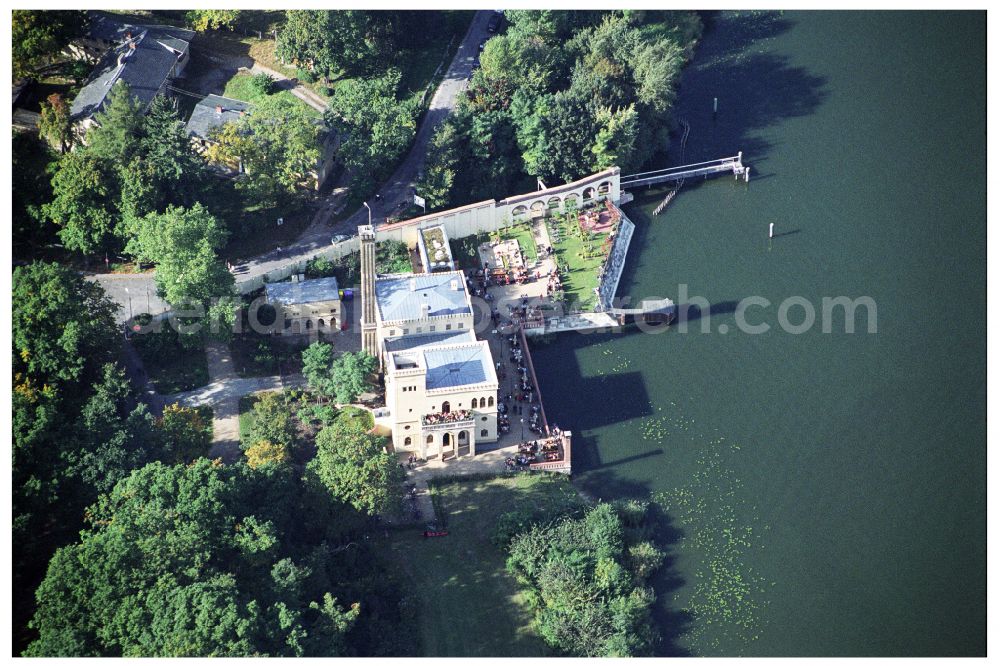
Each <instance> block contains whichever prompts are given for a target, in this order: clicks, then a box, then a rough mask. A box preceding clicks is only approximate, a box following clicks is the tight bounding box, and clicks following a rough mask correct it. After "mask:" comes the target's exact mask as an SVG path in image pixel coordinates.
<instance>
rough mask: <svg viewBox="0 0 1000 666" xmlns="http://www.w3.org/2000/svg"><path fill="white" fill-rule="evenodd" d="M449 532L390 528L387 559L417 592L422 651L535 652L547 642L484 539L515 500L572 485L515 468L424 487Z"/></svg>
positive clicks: (542, 651)
mask: <svg viewBox="0 0 1000 666" xmlns="http://www.w3.org/2000/svg"><path fill="white" fill-rule="evenodd" d="M431 493H432V497H433V500H434V504H435V506H436V507H437V512H438V519H439V521H440V522H442V523H443V524H446V526H447V529H448V536H446V537H440V538H430V539H427V538H424V537H423V536H422V535H421V534H420V532H419V531H418V530H414V529H400V530H397V531H395V532H393V533H392V536H391V537H390V547H389V549H388V551H387V552H386V556H387V558H389V559H388V563H389V564H391V565H395V566H399V567H401V568H402V570H403V572H404V573H405V574H406V576H407V578H408V579H409V581H410V583H411V587H410V589H409V590H408V591H409V592H410V593H411V594H412V595H413V596H414V597H416V598H417V603H418V607H419V608H418V612H417V613H416V617H417V620H416V621H417V624H418V628H419V630H420V633H421V636H422V643H423V648H424V655H423V656H425V657H486V656H492V657H527V656H534V657H542V656H547V655H549V654H550V651H549V649H548V647H547V646H546V645H545V644H544V643H543V642H542V640H541V638H539V637H538V636H537V635H536V634H535V633H534V631H533V630H532V629H531V627H530V622H531V615H530V611H529V610H528V609H527V608H526V607H525V605H524V600H523V597H522V595H521V593H520V591H519V589H518V585H517V583H516V582H515V581H514V579H513V578H512V577H511V576H510V575H508V574H507V572H506V570H505V567H504V562H505V554H504V552H503V551H502V550H501V548H500V547H499V546H496V545H494V544H493V542H492V541H491V538H492V536H493V527H494V523H495V522H496V519H497V517H498V516H499V515H500V514H502V513H504V512H506V511H509V510H510V509H511V508H512V507H513V505H514V504H515V503H516V502H520V501H526V502H546V501H551V500H552V499H554V498H555V497H557V496H563V495H565V494H566V493H572V494H573V495H574V496H575V494H576V489H575V488H574V487H573V486H572V484H571V483H570V482H569V480H568V479H567V478H566V477H562V476H558V475H553V476H548V475H541V474H518V475H515V476H502V477H494V478H489V479H485V480H483V479H479V480H468V481H466V480H462V481H457V482H451V483H441V484H434V485H432V486H431Z"/></svg>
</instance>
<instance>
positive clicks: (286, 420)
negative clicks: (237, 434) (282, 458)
mask: <svg viewBox="0 0 1000 666" xmlns="http://www.w3.org/2000/svg"><path fill="white" fill-rule="evenodd" d="M258 442H268V443H270V444H275V445H278V446H283V447H285V448H286V449H287V448H288V447H290V446H291V445H292V444H293V443H294V442H295V423H294V422H293V421H292V415H291V409H290V408H289V406H288V404H287V403H286V402H285V400H284V399H283V398H282V395H281V394H280V393H276V392H274V391H269V392H267V393H261V394H260V395H259V396H258V397H257V401H256V402H254V405H253V425H252V426H251V427H250V433H249V437H248V438H247V441H245V442H244V446H246V447H249V446H251V445H254V444H257V443H258Z"/></svg>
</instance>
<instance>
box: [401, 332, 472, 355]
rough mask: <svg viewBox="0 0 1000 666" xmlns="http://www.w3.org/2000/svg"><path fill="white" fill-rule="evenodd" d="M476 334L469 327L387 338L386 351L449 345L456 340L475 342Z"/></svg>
mask: <svg viewBox="0 0 1000 666" xmlns="http://www.w3.org/2000/svg"><path fill="white" fill-rule="evenodd" d="M475 341H476V334H475V333H473V332H472V331H470V330H469V329H463V330H459V331H444V332H443V333H428V334H426V335H404V336H403V337H401V338H389V339H387V340H386V341H385V350H386V351H388V352H396V351H406V350H407V349H417V348H419V347H434V346H437V345H450V344H455V343H457V342H475Z"/></svg>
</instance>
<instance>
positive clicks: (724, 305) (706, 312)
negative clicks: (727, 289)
mask: <svg viewBox="0 0 1000 666" xmlns="http://www.w3.org/2000/svg"><path fill="white" fill-rule="evenodd" d="M739 304H740V302H739V301H720V302H718V303H712V304H711V305H710V306H708V307H707V308H703V307H701V306H700V305H698V304H697V303H687V304H685V303H678V305H677V323H678V324H681V323H684V322H688V321H696V320H698V319H701V318H702V317H709V318H711V317H717V316H719V315H724V314H732V313H734V312H736V308H737V307H739Z"/></svg>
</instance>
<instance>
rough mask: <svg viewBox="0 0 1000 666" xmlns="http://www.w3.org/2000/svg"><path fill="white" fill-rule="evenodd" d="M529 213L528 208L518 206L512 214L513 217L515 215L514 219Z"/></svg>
mask: <svg viewBox="0 0 1000 666" xmlns="http://www.w3.org/2000/svg"><path fill="white" fill-rule="evenodd" d="M527 212H528V207H527V206H517V207H516V208H514V210H513V211H512V212H511V215H513V216H514V217H521V216H522V215H525V214H526V213H527Z"/></svg>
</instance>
